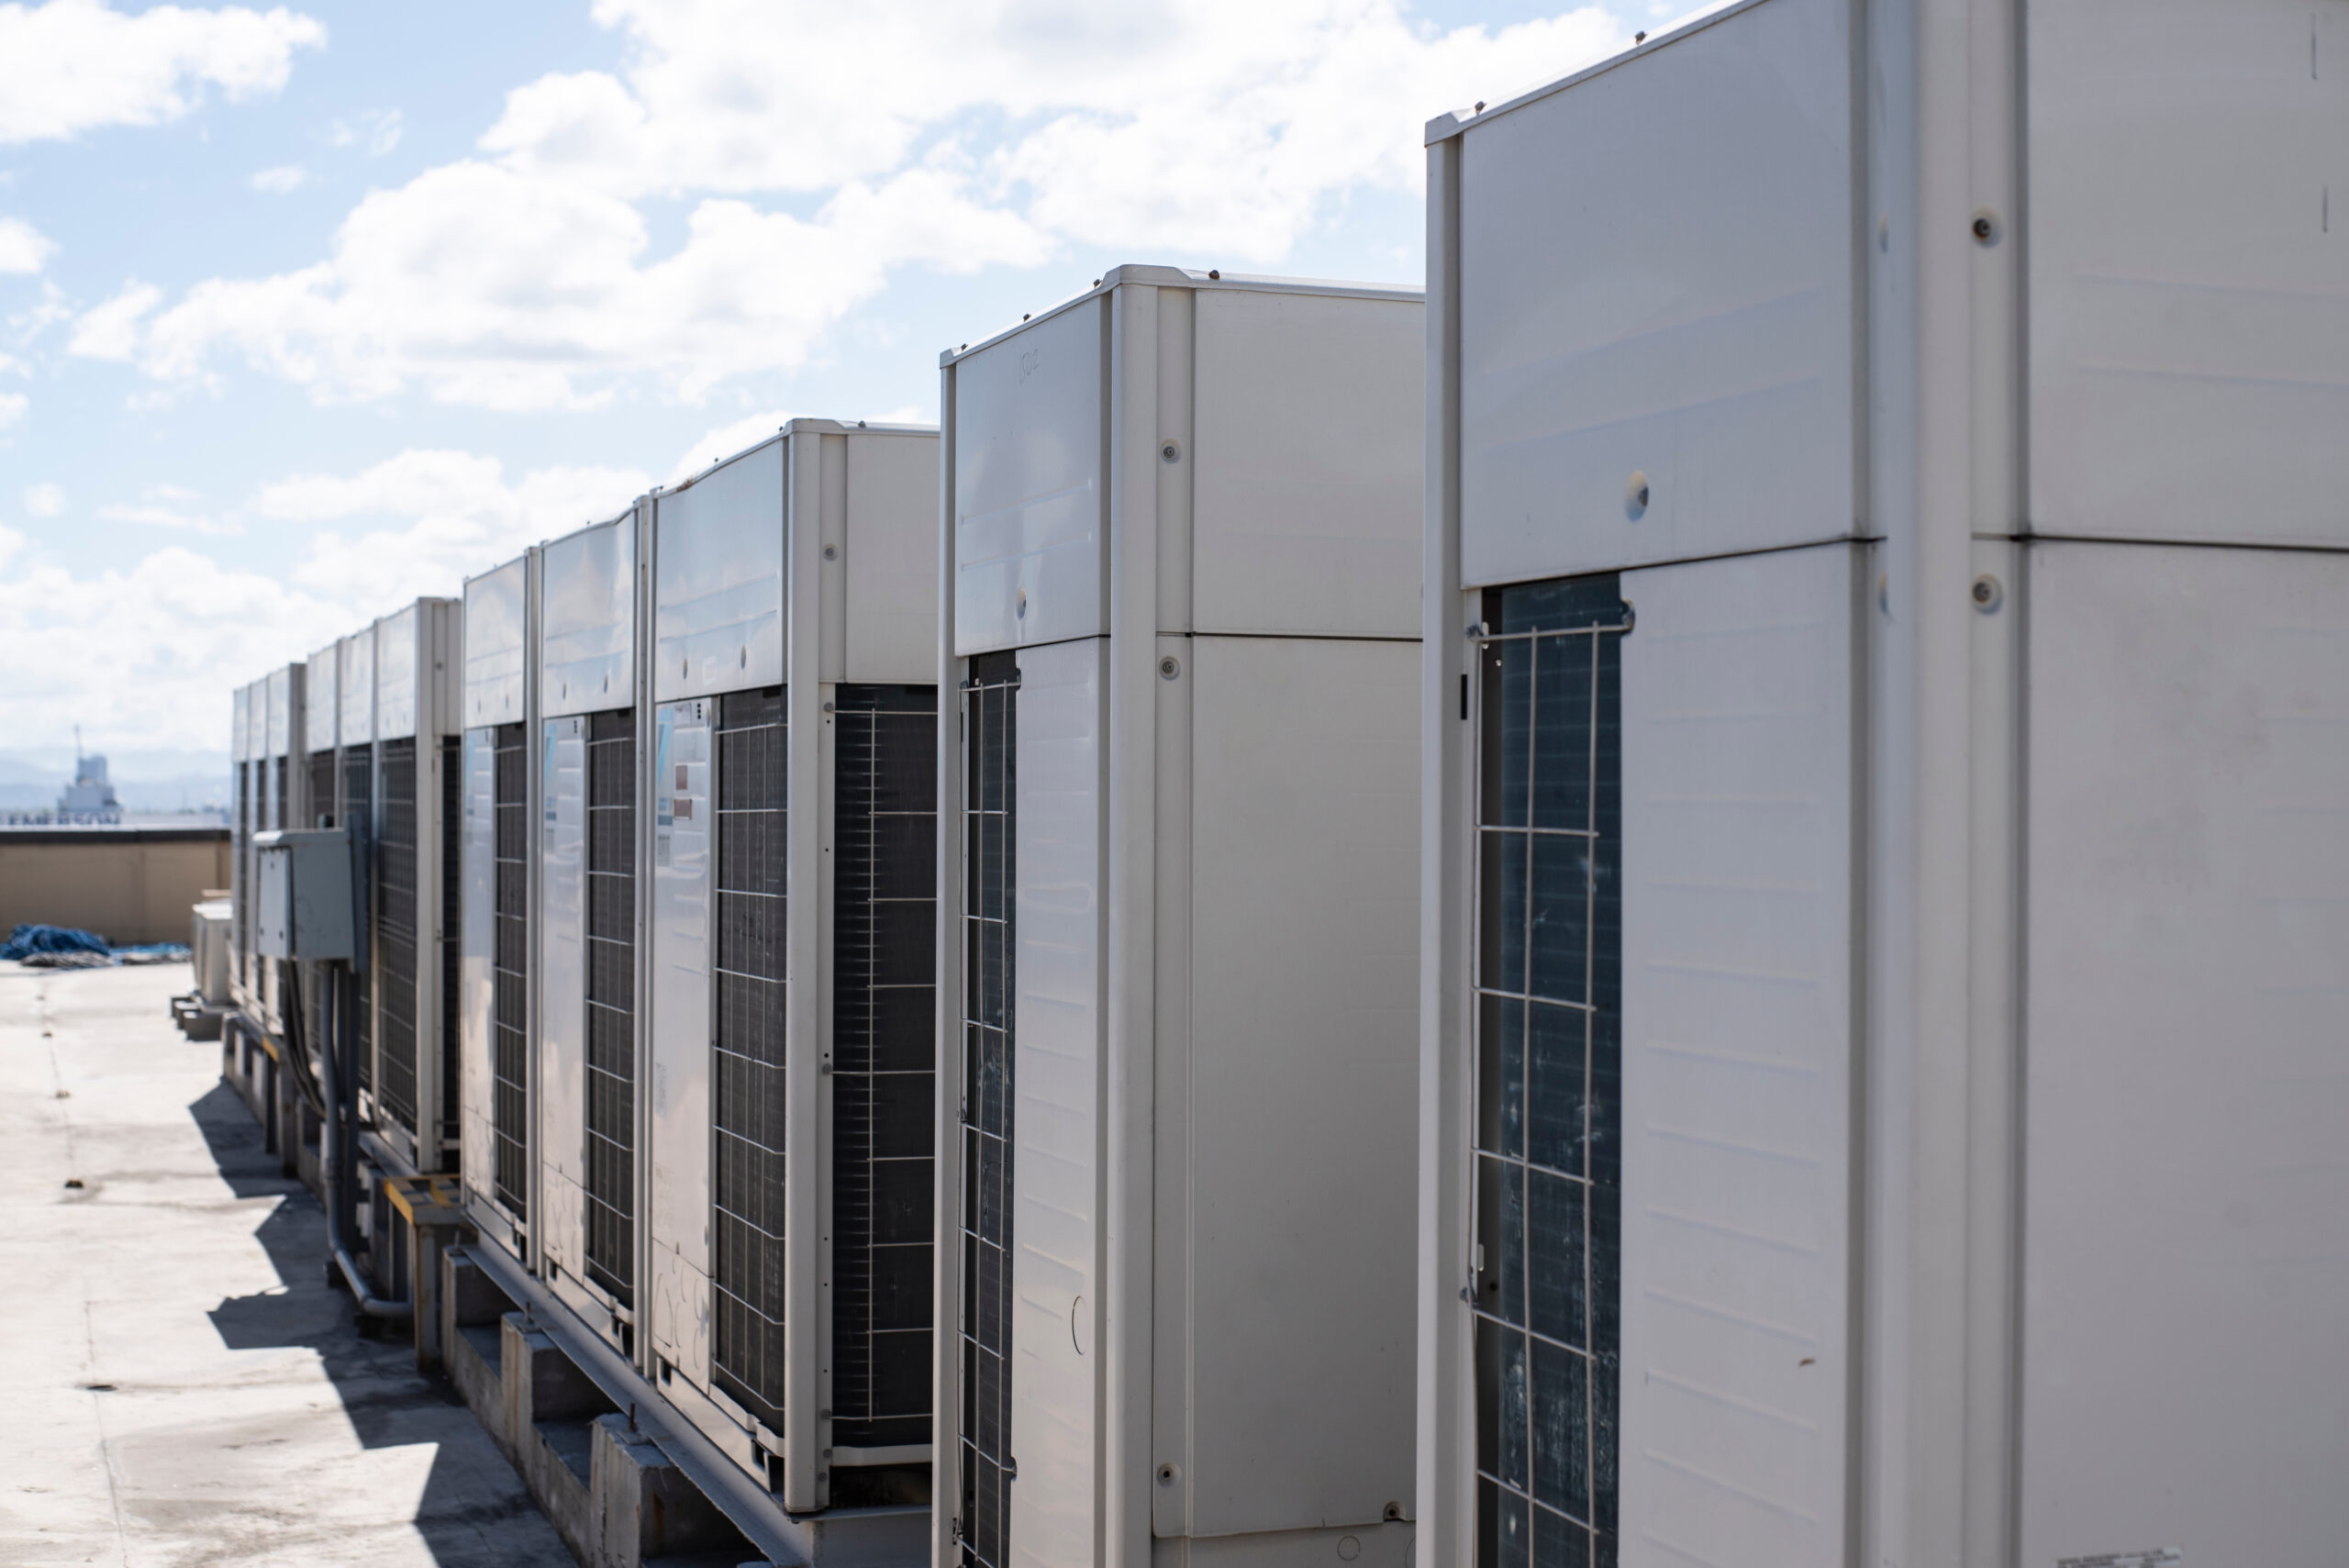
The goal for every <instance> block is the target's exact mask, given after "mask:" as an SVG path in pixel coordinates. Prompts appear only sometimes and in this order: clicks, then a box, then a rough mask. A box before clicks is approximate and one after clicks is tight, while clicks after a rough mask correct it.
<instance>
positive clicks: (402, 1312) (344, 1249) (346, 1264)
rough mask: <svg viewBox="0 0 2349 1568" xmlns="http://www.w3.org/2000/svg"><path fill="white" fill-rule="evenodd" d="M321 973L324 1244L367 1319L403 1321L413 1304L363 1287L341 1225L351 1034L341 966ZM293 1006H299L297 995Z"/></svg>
mask: <svg viewBox="0 0 2349 1568" xmlns="http://www.w3.org/2000/svg"><path fill="white" fill-rule="evenodd" d="M327 973H328V975H329V976H331V977H332V980H333V985H332V988H331V991H330V993H329V995H331V996H332V998H333V1003H334V1006H333V1009H332V1010H333V1014H334V1019H335V1022H334V1027H333V1028H332V1029H331V1030H329V1039H328V1042H327V1049H325V1050H324V1051H319V1052H318V1068H319V1073H320V1074H321V1076H322V1077H323V1079H324V1082H323V1083H322V1084H320V1085H319V1087H320V1088H321V1089H322V1090H324V1092H325V1095H326V1102H327V1105H328V1107H329V1108H328V1114H327V1116H326V1117H325V1118H323V1119H322V1120H321V1121H320V1123H319V1133H318V1137H319V1143H318V1164H319V1165H320V1166H321V1167H322V1169H321V1172H320V1174H321V1175H322V1176H323V1177H324V1179H325V1183H326V1189H327V1191H326V1198H327V1245H328V1248H329V1249H331V1250H332V1251H333V1253H334V1261H335V1266H336V1267H337V1268H339V1269H340V1270H341V1271H342V1278H343V1283H344V1284H348V1285H349V1286H350V1287H351V1304H352V1305H353V1306H354V1307H357V1308H358V1309H359V1311H361V1312H362V1313H363V1314H365V1315H366V1316H367V1317H370V1318H385V1319H388V1320H390V1321H393V1322H400V1323H405V1322H407V1321H410V1320H411V1319H413V1318H415V1316H416V1308H415V1307H414V1306H413V1305H411V1304H410V1303H408V1302H405V1301H392V1300H387V1299H385V1298H384V1297H383V1296H377V1295H376V1294H374V1292H373V1291H372V1290H370V1289H369V1288H368V1287H367V1276H366V1275H364V1274H362V1273H360V1272H359V1263H358V1262H357V1260H355V1259H354V1258H352V1257H351V1243H350V1241H349V1240H348V1239H347V1232H346V1231H345V1229H344V1223H345V1218H346V1211H347V1210H348V1209H349V1207H350V1194H349V1191H348V1189H347V1187H346V1186H345V1184H344V1177H343V1167H344V1163H345V1161H346V1158H347V1156H346V1153H345V1151H346V1150H348V1149H349V1147H350V1129H349V1126H348V1122H349V1120H350V1118H351V1112H352V1110H353V1109H354V1108H355V1107H354V1106H353V1104H352V1099H353V1096H352V1095H351V1093H350V1091H349V1089H348V1088H347V1086H346V1085H345V1084H344V1082H343V1071H342V1061H341V1057H342V1048H343V1043H344V1041H346V1040H349V1039H350V1038H351V1031H350V1029H347V1028H345V1027H344V1025H345V1023H346V1022H347V1020H346V1019H345V1018H343V1012H344V1006H343V1002H344V989H345V988H344V985H343V983H342V982H343V974H344V971H343V966H342V965H341V964H340V963H332V964H328V965H327ZM297 984H298V983H297ZM295 1006H297V1007H298V1006H300V1004H299V1001H298V999H297V1001H296V1003H295Z"/></svg>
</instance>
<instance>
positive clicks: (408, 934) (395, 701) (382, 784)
mask: <svg viewBox="0 0 2349 1568" xmlns="http://www.w3.org/2000/svg"><path fill="white" fill-rule="evenodd" d="M461 633H462V625H461V621H460V606H459V605H458V603H457V601H456V600H454V599H418V600H417V601H416V602H415V603H414V604H412V605H409V606H407V607H406V608H405V609H402V610H399V611H398V612H396V613H395V614H393V615H388V616H385V617H383V618H382V619H381V620H378V621H377V622H376V623H375V645H374V736H373V763H374V767H373V773H374V778H373V798H372V810H373V822H374V825H373V832H372V834H371V835H370V839H371V841H372V859H373V874H372V876H371V877H370V878H369V880H370V882H371V883H372V884H373V907H374V916H373V926H374V931H373V954H372V958H371V962H370V964H369V969H370V971H371V975H372V980H373V984H371V986H370V987H369V991H370V995H369V1001H370V1003H371V1005H372V1006H373V1010H374V1029H373V1044H374V1057H375V1063H374V1073H373V1087H374V1095H373V1109H374V1122H375V1133H376V1135H377V1137H378V1138H379V1139H381V1140H383V1145H384V1147H385V1148H387V1149H388V1150H389V1151H391V1153H392V1155H393V1164H394V1165H395V1167H397V1166H405V1167H406V1172H407V1173H430V1172H436V1171H441V1170H445V1169H447V1168H448V1167H449V1166H450V1165H451V1163H453V1162H455V1159H456V1156H457V1143H458V1138H457V1114H458V1107H457V1104H456V1100H457V1092H458V1073H457V1061H456V1056H457V1028H456V1019H455V1009H456V1001H457V997H456V968H457V949H458V932H457V924H458V910H457V875H456V867H455V863H454V862H455V860H456V854H457V807H458V795H457V785H458V777H457V733H456V730H457V723H458V708H457V694H456V688H457V682H458V678H459V675H460V668H459V666H460V656H459V649H458V639H459V636H460V635H461Z"/></svg>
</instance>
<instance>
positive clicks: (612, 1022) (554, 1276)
mask: <svg viewBox="0 0 2349 1568" xmlns="http://www.w3.org/2000/svg"><path fill="white" fill-rule="evenodd" d="M641 510H642V508H641V506H635V507H630V508H629V510H628V511H626V512H623V513H622V514H620V516H619V517H617V518H615V519H613V520H612V521H610V522H607V523H599V524H596V525H595V526H593V527H590V528H582V529H580V530H578V531H577V532H575V533H573V534H569V535H566V536H565V537H563V538H562V539H556V540H554V541H552V542H551V543H550V544H547V545H544V546H542V547H540V555H539V560H540V597H539V641H538V646H537V649H536V662H537V669H536V678H537V680H538V684H539V714H540V718H539V725H540V754H539V762H538V766H539V780H538V791H539V796H540V842H539V847H538V880H539V894H538V903H537V906H536V907H535V909H534V911H533V915H534V925H535V929H533V931H532V932H531V939H532V941H533V943H534V950H533V957H534V960H535V962H534V965H533V967H534V970H535V975H536V986H537V997H538V1002H537V1014H536V1018H537V1023H538V1055H537V1059H536V1061H535V1062H533V1066H534V1067H535V1068H536V1070H537V1072H538V1074H539V1077H538V1084H537V1088H538V1106H539V1119H538V1126H537V1128H536V1131H537V1133H538V1146H539V1148H540V1151H541V1152H540V1159H539V1185H538V1189H537V1191H536V1192H535V1193H533V1194H532V1195H531V1199H532V1218H531V1222H530V1223H531V1229H532V1234H533V1238H534V1240H535V1242H536V1246H537V1253H538V1258H539V1261H540V1265H541V1266H542V1267H543V1268H544V1270H545V1277H546V1279H547V1283H548V1284H549V1285H550V1287H551V1288H552V1289H553V1291H554V1292H555V1293H556V1295H557V1296H560V1297H561V1298H562V1300H564V1301H565V1302H566V1303H567V1304H568V1305H569V1306H571V1307H573V1310H575V1311H576V1312H578V1313H579V1314H580V1315H581V1317H582V1318H583V1319H584V1321H585V1322H586V1323H587V1324H588V1325H589V1327H590V1328H592V1329H594V1330H595V1331H596V1332H597V1333H599V1334H602V1335H604V1336H605V1337H606V1338H607V1339H608V1340H611V1341H612V1343H613V1344H614V1345H616V1346H617V1347H618V1349H619V1350H620V1351H621V1352H622V1353H623V1354H625V1355H628V1356H629V1357H631V1358H633V1357H634V1355H635V1349H636V1324H637V1322H638V1321H639V1318H640V1312H641V1307H640V1293H639V1285H640V1280H641V1275H640V1269H639V1259H638V1252H639V1249H638V1245H637V1241H638V1218H639V1215H640V1206H639V1201H638V1192H639V1188H640V1182H639V1179H638V1151H639V1150H640V1147H641V1132H640V1127H641V1123H642V1120H643V1117H642V1114H641V1110H642V1107H641V1106H640V1104H639V1100H640V1095H639V1094H638V1083H639V1080H640V1071H639V1066H638V1063H639V1062H640V1037H641V1030H640V1023H639V1009H638V1006H637V997H638V994H639V992H640V989H641V970H642V964H641V962H640V954H639V944H638V941H637V932H638V922H639V910H638V895H637V842H638V837H639V834H638V823H637V789H638V784H639V775H640V773H641V772H642V769H641V766H640V760H639V757H638V752H637V747H638V703H637V686H638V674H639V669H638V659H637V641H638V636H637V626H638V618H639V617H638V598H639V583H638V572H637V562H638V561H639V560H640V559H641V551H640V549H639V539H638V535H639V531H640V527H641V524H640V511H641Z"/></svg>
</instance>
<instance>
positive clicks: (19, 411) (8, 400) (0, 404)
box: [0, 392, 32, 430]
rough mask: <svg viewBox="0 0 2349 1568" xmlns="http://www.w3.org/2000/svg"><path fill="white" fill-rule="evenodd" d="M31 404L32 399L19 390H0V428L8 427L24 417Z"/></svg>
mask: <svg viewBox="0 0 2349 1568" xmlns="http://www.w3.org/2000/svg"><path fill="white" fill-rule="evenodd" d="M31 406H32V399H31V398H29V397H27V396H26V395H24V394H23V393H21V392H0V430H5V429H6V428H8V427H10V426H11V425H14V424H15V423H16V422H17V420H19V419H21V418H23V417H25V410H26V409H28V408H29V407H31Z"/></svg>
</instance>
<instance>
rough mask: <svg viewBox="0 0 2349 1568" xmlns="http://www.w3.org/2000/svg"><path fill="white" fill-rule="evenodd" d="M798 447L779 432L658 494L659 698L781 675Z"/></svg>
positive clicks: (778, 680) (655, 619) (750, 684)
mask: <svg viewBox="0 0 2349 1568" xmlns="http://www.w3.org/2000/svg"><path fill="white" fill-rule="evenodd" d="M789 450H790V447H789V442H788V441H787V439H785V438H784V437H782V436H776V437H774V438H773V439H769V440H766V441H763V442H761V443H760V444H759V445H757V446H755V447H752V448H751V450H748V451H746V452H741V453H740V454H738V455H736V456H734V457H731V458H729V459H727V460H726V461H725V462H721V463H719V464H718V466H716V467H715V468H712V469H710V470H708V471H707V473H701V474H698V475H696V477H694V478H693V479H691V480H688V481H687V482H686V483H685V484H683V485H680V486H679V487H678V488H676V489H674V490H668V491H663V492H662V493H661V494H660V495H656V496H654V497H653V501H652V528H653V550H652V560H653V581H652V602H653V610H652V625H653V665H652V689H653V695H654V697H655V698H657V699H659V700H661V701H663V702H667V701H674V700H675V699H677V698H680V697H692V696H707V695H713V694H716V693H718V692H728V691H747V690H750V689H752V688H755V687H760V686H773V685H779V684H782V682H783V678H784V656H783V634H784V622H785V608H784V584H785V582H786V581H787V577H786V573H785V567H784V558H783V546H784V528H785V512H786V508H785V496H784V484H785V470H786V468H787V466H788V462H787V454H788V452H789Z"/></svg>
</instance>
